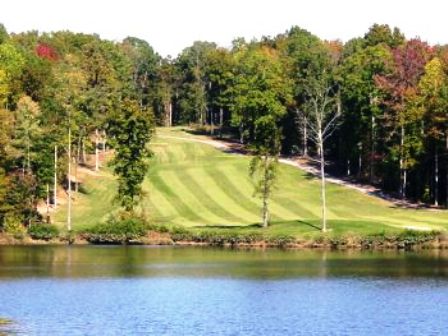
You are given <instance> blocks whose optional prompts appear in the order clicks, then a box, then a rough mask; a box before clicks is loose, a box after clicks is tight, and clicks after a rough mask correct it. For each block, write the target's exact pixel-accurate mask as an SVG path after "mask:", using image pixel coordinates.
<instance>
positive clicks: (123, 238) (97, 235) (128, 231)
mask: <svg viewBox="0 0 448 336" xmlns="http://www.w3.org/2000/svg"><path fill="white" fill-rule="evenodd" d="M147 230H148V226H147V224H146V222H145V221H144V220H143V219H142V218H139V217H119V218H110V219H109V220H108V221H107V222H105V223H100V224H97V225H95V226H94V227H92V228H90V229H88V230H86V232H84V234H83V236H84V238H85V239H87V240H88V241H89V242H91V243H94V244H117V243H120V244H128V243H130V242H132V241H135V240H138V239H139V238H141V237H143V236H144V235H146V232H147Z"/></svg>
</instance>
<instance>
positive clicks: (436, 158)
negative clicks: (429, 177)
mask: <svg viewBox="0 0 448 336" xmlns="http://www.w3.org/2000/svg"><path fill="white" fill-rule="evenodd" d="M434 205H435V206H439V151H438V148H437V146H436V154H435V156H434Z"/></svg>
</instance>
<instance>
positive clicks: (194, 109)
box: [0, 24, 448, 226]
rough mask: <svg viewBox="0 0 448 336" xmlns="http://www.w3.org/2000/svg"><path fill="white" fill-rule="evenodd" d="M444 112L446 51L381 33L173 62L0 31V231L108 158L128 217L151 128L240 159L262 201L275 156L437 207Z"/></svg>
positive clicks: (241, 45) (107, 45)
mask: <svg viewBox="0 0 448 336" xmlns="http://www.w3.org/2000/svg"><path fill="white" fill-rule="evenodd" d="M447 105H448V48H447V46H440V45H437V46H431V45H428V44H427V43H426V42H424V41H421V40H420V39H418V38H414V39H406V38H405V37H404V35H403V34H402V33H401V32H400V30H399V29H397V28H394V29H391V28H390V27H389V26H387V25H378V24H375V25H373V26H372V27H371V28H370V29H369V31H368V32H367V33H365V34H364V35H363V36H362V37H358V38H354V39H352V40H350V41H348V42H346V43H342V42H340V41H324V40H321V39H320V38H318V37H317V36H315V35H313V34H311V33H310V32H308V31H306V30H304V29H301V28H299V27H292V28H291V29H289V30H288V31H286V32H285V33H282V34H279V35H277V36H275V37H262V38H261V39H259V40H252V41H246V40H244V39H243V38H237V39H235V40H234V41H233V43H232V46H231V47H230V48H221V47H218V46H217V45H216V44H215V43H213V42H201V41H198V42H195V43H193V45H191V46H189V47H187V48H185V49H184V50H183V51H182V52H181V53H180V54H179V55H178V56H177V57H176V58H172V57H165V58H164V57H161V56H160V55H158V54H157V53H156V52H155V51H154V50H153V48H152V47H151V46H150V45H149V44H148V43H147V42H145V41H143V40H141V39H138V38H135V37H128V38H126V39H124V40H123V41H121V42H112V41H108V40H103V39H101V38H100V37H99V36H97V35H88V34H79V33H72V32H69V31H61V32H54V33H39V32H37V31H31V32H25V33H20V34H8V32H7V31H6V29H5V28H4V27H3V26H1V27H0V225H1V226H4V225H5V224H6V223H9V222H11V223H12V222H21V223H30V222H32V221H39V220H42V219H41V218H39V216H40V215H39V213H38V212H37V211H36V206H37V204H38V202H39V201H42V200H43V201H44V202H46V203H47V206H50V205H51V206H57V204H58V190H61V189H63V190H64V191H65V192H66V193H68V195H69V197H68V202H71V199H72V193H75V194H76V192H79V190H78V189H79V180H78V178H77V171H78V167H81V166H83V165H84V166H86V165H87V166H88V165H90V166H91V168H92V169H95V170H98V169H100V157H101V155H102V151H105V150H106V148H107V147H108V146H111V147H113V148H114V149H115V152H116V155H115V158H114V159H113V161H112V163H113V165H114V171H115V173H116V174H117V175H118V181H119V188H118V199H119V201H120V204H121V205H122V206H123V207H124V208H125V209H127V210H130V209H132V208H133V207H134V205H135V204H136V202H137V200H138V198H139V196H140V195H141V188H140V184H141V181H142V180H143V178H144V173H145V169H146V168H147V162H146V161H145V157H147V156H148V155H149V154H150V153H149V151H148V149H147V148H146V147H145V144H146V143H147V142H148V141H149V140H150V138H151V134H152V129H153V127H154V125H155V124H158V125H164V126H172V125H182V124H195V125H199V126H200V127H202V128H204V129H206V130H207V131H208V132H210V133H211V134H212V135H218V136H224V134H226V135H228V134H231V135H232V136H234V137H235V138H236V139H237V140H238V141H240V142H241V143H244V144H247V145H248V146H251V147H252V148H253V149H254V153H255V154H256V156H257V158H256V160H254V161H253V162H252V164H251V169H250V172H251V174H255V173H256V172H257V171H260V172H262V171H264V179H263V178H262V180H261V182H260V184H258V185H257V191H258V192H260V193H261V194H265V195H269V193H270V188H271V186H272V184H273V181H274V177H275V173H274V172H275V162H276V161H277V158H278V155H279V153H280V152H282V153H283V154H287V155H303V156H304V157H309V158H318V162H319V163H320V167H321V168H322V170H321V174H322V180H323V182H324V177H325V168H326V167H328V168H329V169H332V170H333V172H335V173H337V174H340V175H347V176H349V177H350V178H353V179H356V180H359V181H365V182H369V183H372V184H375V185H378V186H380V187H381V188H382V189H384V190H386V191H388V192H391V193H395V194H396V195H397V196H399V197H402V198H404V199H410V200H413V201H418V202H424V203H427V204H435V205H445V206H448V155H447V154H448V117H447ZM327 158H328V162H330V164H328V163H327V160H326V159H327ZM89 160H90V161H89ZM262 175H263V174H262ZM324 185H325V184H324V183H323V192H322V197H323V201H324V200H325V190H324ZM61 187H62V188H61ZM264 203H266V209H265V210H264V211H263V218H264V219H263V221H265V219H267V218H268V212H267V197H266V202H264ZM323 210H324V211H325V206H324V207H323ZM323 217H325V213H323ZM68 221H69V218H68Z"/></svg>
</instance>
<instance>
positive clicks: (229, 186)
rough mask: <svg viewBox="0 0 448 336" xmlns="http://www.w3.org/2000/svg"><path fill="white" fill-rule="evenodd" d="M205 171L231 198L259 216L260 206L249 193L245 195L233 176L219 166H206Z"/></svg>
mask: <svg viewBox="0 0 448 336" xmlns="http://www.w3.org/2000/svg"><path fill="white" fill-rule="evenodd" d="M204 172H205V173H206V174H208V176H210V178H212V179H213V181H214V183H216V185H217V186H218V187H219V188H221V190H222V191H223V192H224V193H226V194H227V196H228V197H229V198H230V199H232V200H233V201H234V202H235V203H237V204H238V205H239V206H240V207H242V208H243V209H244V210H246V211H247V212H249V213H250V214H251V215H254V216H259V213H260V208H259V206H258V205H257V204H256V203H255V202H252V201H251V199H250V198H248V197H247V195H244V194H243V193H242V192H241V191H240V190H239V189H238V188H237V187H236V186H235V185H234V183H233V182H232V180H231V178H229V177H228V176H227V173H226V172H225V171H224V170H223V169H221V168H219V167H212V166H206V167H205V168H204Z"/></svg>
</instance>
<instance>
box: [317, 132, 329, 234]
mask: <svg viewBox="0 0 448 336" xmlns="http://www.w3.org/2000/svg"><path fill="white" fill-rule="evenodd" d="M318 140H319V144H318V145H319V153H320V179H321V201H322V232H326V231H327V198H326V190H325V155H324V140H323V137H322V131H319V139H318Z"/></svg>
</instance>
